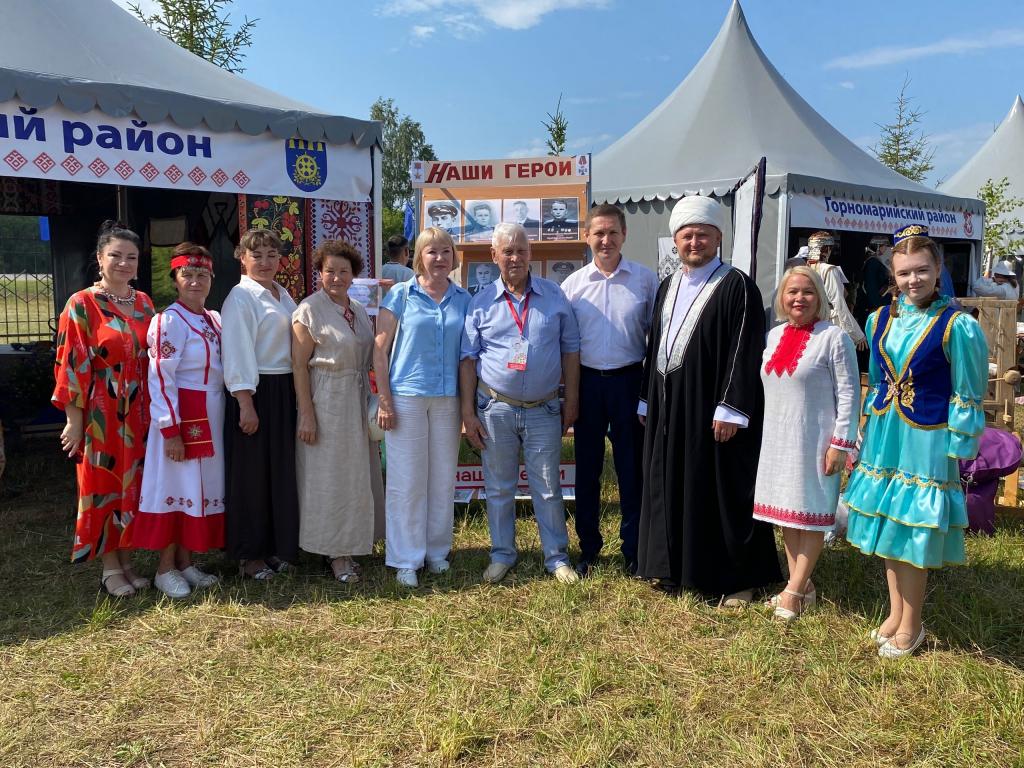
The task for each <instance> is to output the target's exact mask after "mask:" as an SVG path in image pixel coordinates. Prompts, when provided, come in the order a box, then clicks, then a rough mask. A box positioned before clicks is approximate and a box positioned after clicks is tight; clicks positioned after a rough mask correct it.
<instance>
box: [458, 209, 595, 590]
mask: <svg viewBox="0 0 1024 768" xmlns="http://www.w3.org/2000/svg"><path fill="white" fill-rule="evenodd" d="M491 257H492V259H493V260H494V262H495V263H496V264H497V265H498V270H499V272H500V273H501V277H500V279H498V280H495V281H494V282H493V283H492V284H491V285H490V286H489V287H488V288H487V289H486V290H483V291H481V292H480V293H478V294H477V295H476V296H474V297H473V299H472V301H471V302H470V305H469V310H468V311H467V314H466V324H465V330H464V332H463V335H462V351H461V356H462V361H461V363H460V364H459V390H460V396H461V399H462V421H463V424H464V425H465V428H466V437H467V439H468V440H469V442H470V444H471V445H472V446H473V447H474V448H476V449H478V450H480V451H482V452H483V453H482V458H483V468H484V487H485V490H486V492H487V527H488V528H489V529H490V534H491V563H490V565H488V566H487V569H486V570H485V571H484V574H483V580H484V581H485V582H488V583H491V584H494V583H497V582H499V581H501V580H502V579H503V578H505V575H506V574H507V573H508V572H509V570H510V569H511V568H512V566H513V565H514V564H515V562H516V557H517V553H516V501H515V496H516V486H517V485H518V481H519V454H520V451H522V454H523V461H524V463H525V465H526V477H527V481H528V482H529V485H530V496H531V498H532V500H533V512H534V516H535V517H536V518H537V527H538V529H539V531H540V541H541V547H542V549H543V552H544V566H545V568H547V570H548V571H549V572H550V573H552V574H553V575H554V576H555V578H556V579H558V581H559V582H561V583H563V584H570V583H572V582H575V581H578V580H579V576H578V575H577V573H576V571H574V570H573V568H572V566H571V565H570V564H569V554H568V549H569V534H568V532H567V530H566V527H565V505H564V504H563V502H562V487H561V483H560V479H559V478H560V473H559V464H560V461H561V454H562V435H563V434H565V432H566V431H567V430H568V429H569V427H571V426H572V425H573V423H574V422H575V421H576V417H577V415H578V414H579V373H580V371H579V367H580V352H579V350H580V335H579V328H578V326H577V324H576V316H575V315H574V314H573V311H572V307H571V306H570V305H569V301H568V300H567V299H566V298H565V295H564V294H563V293H562V291H561V289H560V288H559V287H558V286H557V285H555V284H554V283H553V282H551V281H550V280H545V279H543V278H540V277H537V276H536V275H531V274H530V241H529V240H528V238H527V232H526V230H525V229H524V228H523V227H522V226H521V225H519V224H513V223H511V222H502V223H501V224H499V225H498V226H497V227H495V229H494V239H493V240H492V241H491ZM563 377H564V379H565V402H564V404H562V403H560V402H559V398H558V382H559V381H560V380H561V379H562V378H563Z"/></svg>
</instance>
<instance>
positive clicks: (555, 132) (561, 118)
mask: <svg viewBox="0 0 1024 768" xmlns="http://www.w3.org/2000/svg"><path fill="white" fill-rule="evenodd" d="M540 123H541V125H543V126H544V127H545V128H546V129H547V131H548V139H547V145H548V154H549V155H553V156H555V157H557V156H558V155H561V154H564V153H565V138H566V134H567V133H568V131H569V121H568V120H567V119H566V117H565V115H564V114H562V94H558V103H557V104H556V105H555V113H554V114H551V113H550V112H548V120H547V122H545V121H543V120H541V121H540Z"/></svg>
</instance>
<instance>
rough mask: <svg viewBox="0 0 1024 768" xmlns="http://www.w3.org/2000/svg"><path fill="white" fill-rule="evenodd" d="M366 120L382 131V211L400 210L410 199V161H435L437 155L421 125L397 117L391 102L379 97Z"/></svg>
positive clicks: (397, 114) (408, 118)
mask: <svg viewBox="0 0 1024 768" xmlns="http://www.w3.org/2000/svg"><path fill="white" fill-rule="evenodd" d="M370 119H371V120H377V121H379V122H380V123H381V129H382V130H381V133H382V141H383V144H384V146H383V150H384V158H383V160H382V162H381V174H382V176H383V178H382V179H381V186H380V191H381V200H382V202H383V203H384V207H385V208H400V207H401V205H402V203H404V202H405V201H406V200H409V199H411V198H412V183H411V182H410V181H409V164H410V163H411V162H412V161H413V160H436V159H437V155H435V154H434V148H433V147H432V146H431V145H430V144H428V143H427V137H426V135H425V134H424V133H423V126H422V125H420V124H419V122H417V121H416V120H413V119H412V118H411V117H409V116H408V115H403V114H401V113H400V112H399V111H398V107H396V106H395V100H394V99H385V98H383V97H381V98H379V99H377V100H376V101H375V102H373V106H371V107H370Z"/></svg>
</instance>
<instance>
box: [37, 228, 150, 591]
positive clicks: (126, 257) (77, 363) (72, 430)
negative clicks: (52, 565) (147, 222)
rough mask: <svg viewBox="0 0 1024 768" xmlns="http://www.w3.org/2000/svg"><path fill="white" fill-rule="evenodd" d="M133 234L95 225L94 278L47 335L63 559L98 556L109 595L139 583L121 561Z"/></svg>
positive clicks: (136, 442)
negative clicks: (72, 493) (67, 532)
mask: <svg viewBox="0 0 1024 768" xmlns="http://www.w3.org/2000/svg"><path fill="white" fill-rule="evenodd" d="M140 245H141V243H140V241H139V236H138V235H136V234H135V233H134V232H132V231H131V230H130V229H126V228H125V227H124V225H121V224H115V223H114V222H111V221H108V222H104V224H103V226H102V227H101V229H100V236H99V240H98V241H97V243H96V260H97V262H98V263H99V271H100V279H99V281H98V282H97V283H96V284H95V285H93V286H92V287H91V288H86V289H85V290H82V291H78V292H77V293H75V294H73V295H72V296H71V298H70V299H68V303H67V305H66V306H65V307H64V311H63V312H61V315H60V322H59V325H58V332H57V362H56V366H55V371H54V374H55V378H56V387H55V388H54V391H53V398H52V400H53V403H54V405H56V406H57V407H58V408H62V409H63V410H64V413H65V416H66V417H67V426H65V427H64V431H63V432H61V436H60V441H61V447H62V448H63V450H64V451H65V452H66V453H67V454H68V456H70V457H72V458H74V459H75V460H76V461H77V462H78V468H77V475H78V518H77V522H76V523H75V543H74V546H73V548H72V551H71V560H72V562H76V563H79V562H85V561H87V560H91V559H92V558H94V557H96V556H97V555H99V556H100V557H101V558H102V560H103V575H102V577H101V579H100V583H101V585H102V587H103V588H104V589H105V590H106V591H107V592H108V593H109V594H110V595H112V596H114V597H125V596H128V595H133V594H135V591H136V590H137V589H144V588H146V587H148V586H149V580H148V579H144V578H141V577H139V576H137V575H136V574H135V572H134V570H133V569H132V566H131V561H130V559H129V547H130V543H129V542H130V538H131V525H132V521H133V519H134V518H135V515H136V513H137V512H138V507H139V488H140V484H141V473H142V460H143V457H144V456H145V453H146V443H145V440H146V430H147V428H148V427H149V402H148V398H147V396H146V328H147V327H148V326H149V319H150V318H151V317H152V316H153V302H152V301H150V299H149V297H148V296H147V295H146V294H144V293H143V292H142V291H136V290H135V289H134V288H132V287H131V285H130V284H129V281H131V280H134V279H135V276H136V273H137V271H138V267H139V250H140Z"/></svg>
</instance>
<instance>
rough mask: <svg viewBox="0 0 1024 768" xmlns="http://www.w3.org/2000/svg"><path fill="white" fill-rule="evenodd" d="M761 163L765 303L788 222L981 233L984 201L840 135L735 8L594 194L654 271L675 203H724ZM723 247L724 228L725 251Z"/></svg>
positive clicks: (613, 153)
mask: <svg viewBox="0 0 1024 768" xmlns="http://www.w3.org/2000/svg"><path fill="white" fill-rule="evenodd" d="M762 156H764V157H766V158H767V177H766V182H767V183H766V189H765V192H766V199H765V205H764V213H763V219H762V224H761V230H760V237H759V239H758V251H759V254H758V267H757V275H756V279H757V282H758V285H759V287H760V288H761V291H762V293H763V294H764V295H765V296H768V295H770V294H771V291H772V290H773V289H774V286H775V284H776V281H777V279H778V277H780V276H781V272H782V265H783V263H784V261H785V259H786V257H787V256H789V255H792V253H791V252H795V250H796V247H795V244H794V245H792V246H791V244H790V243H789V230H790V227H805V228H815V229H832V230H840V231H841V230H850V231H855V232H878V233H886V234H891V233H892V232H893V231H894V230H895V229H896V228H897V227H898V226H900V225H901V224H903V223H908V220H909V221H914V220H921V221H922V223H928V221H929V218H931V220H932V221H931V224H932V230H933V231H934V232H935V234H937V235H938V236H940V237H949V238H961V239H965V240H969V241H970V240H975V239H980V237H981V225H982V221H981V219H982V214H983V212H984V207H983V205H982V203H981V202H980V201H978V200H973V199H969V198H959V197H951V196H949V195H946V194H940V193H937V192H936V191H935V190H932V189H929V188H928V187H925V186H923V185H921V184H918V183H915V182H913V181H910V180H908V179H906V178H905V177H903V176H901V175H900V174H898V173H896V172H895V171H892V170H890V169H889V168H887V167H886V166H884V165H882V164H881V163H879V162H878V161H877V160H876V159H875V158H873V157H871V156H870V155H869V154H867V153H866V152H864V151H863V150H862V149H861V148H860V147H858V146H857V145H855V144H854V143H853V142H851V141H850V140H849V139H847V138H846V137H845V136H843V135H842V134H841V133H839V131H837V130H836V129H835V128H833V127H832V126H831V125H830V124H829V123H828V122H827V121H826V120H825V119H824V118H823V117H822V116H821V115H819V114H818V113H817V112H815V111H814V109H813V108H812V107H811V106H810V105H809V104H808V103H807V102H806V101H804V100H803V99H802V98H801V97H800V95H799V94H798V93H797V92H796V91H795V90H793V88H792V87H791V86H790V85H789V84H788V83H787V82H786V81H785V79H783V77H782V75H781V74H779V72H778V70H776V69H775V67H774V66H773V65H772V63H771V62H770V61H769V60H768V58H767V57H766V56H765V54H764V52H763V51H762V50H761V48H760V47H759V46H758V44H757V42H756V41H755V40H754V38H753V36H752V34H751V32H750V28H749V27H748V26H747V22H746V19H745V18H744V15H743V11H742V9H741V8H740V5H739V3H738V2H735V1H734V2H733V5H732V7H731V9H730V10H729V14H728V16H727V17H726V19H725V23H724V24H723V25H722V27H721V30H720V31H719V33H718V35H717V37H716V38H715V40H714V41H713V42H712V43H711V46H710V47H709V48H708V50H707V52H706V53H705V54H704V56H703V57H702V58H701V59H700V61H699V62H698V63H697V64H696V66H695V67H694V68H693V70H692V71H691V72H690V74H689V75H688V76H687V77H686V79H684V80H683V82H682V83H680V85H679V86H678V87H677V88H676V89H675V91H673V92H672V93H671V94H670V95H669V96H668V98H666V99H665V100H664V101H663V102H662V103H661V104H660V105H659V106H658V107H657V108H656V109H654V111H652V112H651V113H650V114H649V115H648V116H647V117H645V118H644V119H643V120H642V121H641V122H640V123H638V124H637V125H636V126H635V127H634V128H633V129H632V130H631V131H629V132H628V133H627V134H626V135H625V136H623V137H622V138H621V139H619V140H618V141H617V142H615V143H614V144H612V145H611V146H610V147H608V149H606V150H604V151H603V152H602V153H600V154H599V155H598V156H597V157H596V158H595V159H594V163H593V174H594V175H593V188H594V193H593V199H594V202H595V203H602V202H611V203H616V204H619V205H620V206H621V207H623V208H624V210H625V211H626V216H627V223H628V227H629V242H628V250H629V252H630V254H631V255H632V257H633V258H636V259H638V260H640V261H643V262H646V263H647V264H648V265H649V266H654V262H655V259H656V254H657V253H658V239H659V238H664V237H667V236H668V220H669V215H670V212H671V209H672V207H673V205H674V204H675V201H676V200H678V199H679V198H680V197H684V196H686V195H694V194H703V195H713V196H715V197H718V198H721V199H722V201H723V202H724V203H726V204H727V205H731V198H732V195H731V191H732V189H733V187H734V185H735V184H736V183H737V182H738V181H739V180H740V179H742V178H743V177H744V176H745V175H746V174H747V173H748V172H749V171H750V169H751V168H752V167H753V166H754V164H755V163H756V162H757V161H758V159H759V158H760V157H762ZM965 227H966V231H965ZM730 241H731V237H730V234H729V233H726V243H725V247H724V248H723V251H724V252H725V253H728V252H729V249H730Z"/></svg>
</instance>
